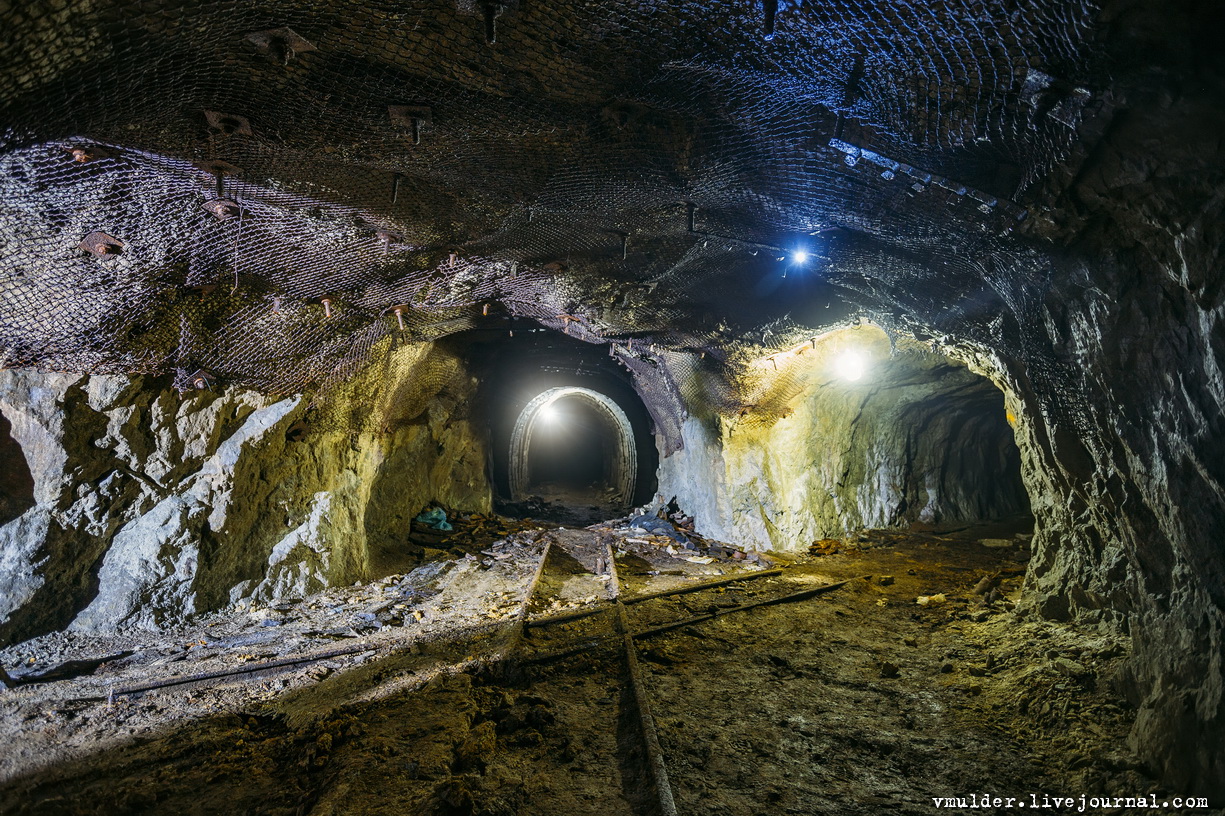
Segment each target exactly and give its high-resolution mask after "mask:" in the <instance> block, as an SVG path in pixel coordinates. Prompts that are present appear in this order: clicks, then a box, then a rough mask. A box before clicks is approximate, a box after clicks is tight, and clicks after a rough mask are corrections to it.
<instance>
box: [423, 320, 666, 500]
mask: <svg viewBox="0 0 1225 816" xmlns="http://www.w3.org/2000/svg"><path fill="white" fill-rule="evenodd" d="M508 331H513V332H514V336H513V337H512V336H510V335H509V334H508ZM443 342H445V343H454V344H456V346H455V348H456V350H457V353H459V354H460V355H461V356H463V357H465V358H466V359H467V360H469V364H470V366H471V370H472V372H473V374H474V375H475V376H476V377H478V378H479V379H480V381H481V389H480V395H479V397H478V399H479V405H477V406H476V408H475V412H476V415H477V416H478V417H480V418H481V420H482V421H483V422H484V423H485V426H486V427H487V428H488V430H489V438H490V452H489V453H490V473H491V481H492V483H493V486H494V491H495V493H496V494H497V495H498V496H500V497H502V498H508V497H509V496H510V484H509V470H508V468H509V462H508V461H507V460H508V454H509V450H510V437H511V431H512V430H513V429H514V425H515V420H516V419H517V418H518V416H519V413H520V412H521V411H522V410H523V408H524V406H525V405H527V403H528V401H529V400H531V399H532V398H533V397H535V396H536V395H538V394H540V393H541V392H542V391H545V390H547V389H549V388H554V387H557V386H580V387H583V388H590V389H591V390H593V391H598V392H600V393H601V394H604V395H606V396H608V397H609V398H611V399H612V400H613V401H615V402H616V403H617V404H618V405H619V406H620V407H621V410H623V411H624V412H625V414H626V416H627V417H628V418H629V420H630V425H631V426H632V427H633V430H634V443H635V445H636V446H637V449H638V473H637V480H636V488H635V490H634V501H633V503H634V504H635V505H637V504H643V503H645V502H647V501H649V500H650V499H651V498H652V496H653V495H654V493H655V488H656V484H657V482H656V470H657V468H658V464H659V455H658V452H657V451H656V449H655V439H654V435H653V428H652V427H651V420H650V417H649V416H648V415H647V412H646V408H645V406H644V405H643V404H642V400H641V399H640V398H639V396H638V394H637V393H636V392H635V391H634V387H633V385H632V383H631V379H630V374H629V372H628V371H626V370H625V369H624V368H622V367H620V366H619V365H617V364H616V363H615V362H614V361H613V360H612V359H610V358H609V357H608V352H607V351H606V350H605V348H604V347H603V346H593V345H590V344H588V343H583V342H581V341H579V340H575V339H573V338H570V337H566V336H565V335H564V334H562V333H560V332H556V331H553V330H551V329H544V328H542V327H540V326H539V325H538V324H536V323H535V322H532V321H515V323H514V324H513V328H508V329H499V330H488V331H485V330H473V331H469V332H464V333H463V334H460V335H456V336H454V337H451V338H447V340H445V341H443Z"/></svg>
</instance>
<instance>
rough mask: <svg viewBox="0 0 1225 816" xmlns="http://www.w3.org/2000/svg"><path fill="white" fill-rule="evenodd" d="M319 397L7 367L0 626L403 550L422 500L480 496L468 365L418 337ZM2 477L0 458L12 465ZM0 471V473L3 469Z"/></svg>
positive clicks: (161, 611)
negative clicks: (8, 508)
mask: <svg viewBox="0 0 1225 816" xmlns="http://www.w3.org/2000/svg"><path fill="white" fill-rule="evenodd" d="M376 359H380V363H379V364H378V365H375V366H372V367H371V368H370V369H369V370H367V371H366V372H365V373H364V374H362V375H361V376H358V377H357V378H355V379H354V380H353V381H352V382H350V383H349V384H347V385H346V386H344V387H343V390H341V391H339V392H333V393H331V394H329V395H327V398H326V399H321V404H320V406H319V407H317V408H316V407H312V406H311V405H310V404H309V401H308V400H307V399H306V398H305V397H303V396H293V397H288V398H275V397H266V396H261V395H259V394H256V393H254V392H251V391H245V390H241V389H237V388H227V389H224V390H221V391H218V392H210V391H205V392H189V393H187V394H184V395H179V394H178V393H177V392H176V391H174V390H173V389H170V388H168V387H167V386H166V383H165V381H164V380H148V379H141V378H134V379H128V378H122V377H109V376H95V377H83V376H76V375H63V374H48V373H40V372H34V371H16V370H14V371H3V372H0V414H2V415H3V416H4V418H5V421H6V423H7V424H8V425H9V426H10V427H11V430H10V431H9V434H10V436H11V439H12V440H13V442H14V443H15V445H16V446H19V449H20V454H21V456H20V457H15V456H13V455H11V454H12V453H13V450H9V449H8V448H6V449H5V452H6V453H8V454H9V455H7V456H6V457H5V459H4V460H3V462H2V463H0V470H2V471H3V472H4V473H6V474H7V473H10V472H15V473H16V474H17V475H16V476H14V477H12V478H11V479H9V481H12V482H20V480H21V472H22V470H23V468H24V469H27V472H28V474H29V475H30V476H31V477H32V483H33V491H32V493H33V502H32V506H30V507H28V509H25V510H24V512H21V513H20V515H18V516H16V517H15V518H13V519H11V520H8V521H7V523H5V524H3V526H0V641H3V642H11V641H14V640H19V639H23V638H26V637H30V636H33V635H36V634H39V633H42V632H46V631H49V630H53V629H58V628H64V627H69V626H70V627H72V628H75V629H81V630H93V631H97V630H105V629H110V628H114V627H123V626H131V625H136V626H151V625H157V624H164V623H168V622H173V621H176V620H179V619H181V618H183V617H186V616H188V615H192V614H194V613H197V612H200V611H204V610H209V609H216V608H219V607H222V606H225V605H227V604H230V603H233V602H237V601H240V600H244V599H252V598H257V599H270V598H274V597H287V596H294V595H300V594H302V593H304V592H307V591H310V590H313V589H318V588H321V587H322V586H324V585H327V584H331V583H338V582H351V581H354V580H358V579H368V578H372V577H375V576H378V575H382V574H387V573H389V572H393V571H396V570H397V569H401V568H403V567H405V566H408V565H410V564H411V563H412V562H413V556H412V553H411V552H410V551H409V550H408V549H407V548H406V546H405V544H404V538H403V533H404V532H405V531H406V530H407V528H408V525H409V522H410V520H411V518H412V517H413V516H414V515H415V514H416V513H417V512H418V511H419V510H420V509H421V508H422V507H423V506H424V505H425V504H427V503H428V502H430V501H439V502H442V503H443V504H446V505H448V506H451V507H456V508H460V509H465V510H473V511H486V510H488V509H489V507H490V492H489V486H488V483H487V479H486V476H485V461H486V454H485V449H486V443H485V440H484V434H483V432H481V431H480V430H479V429H478V428H477V427H475V426H474V425H473V423H471V422H470V421H469V419H468V413H467V412H468V403H469V400H470V399H471V397H472V395H473V393H474V392H475V381H474V380H473V379H472V378H471V377H470V376H469V375H468V374H467V373H466V372H465V371H464V369H463V366H462V364H461V362H460V361H459V360H458V359H457V358H456V357H455V356H453V355H451V354H450V353H448V352H446V351H443V350H441V349H438V348H436V347H434V346H432V345H429V344H420V345H415V346H405V347H401V348H400V349H398V350H396V351H395V352H394V353H391V352H388V353H387V354H385V355H382V356H381V357H380V356H379V355H376ZM6 478H8V477H6ZM0 483H5V482H4V481H3V480H0Z"/></svg>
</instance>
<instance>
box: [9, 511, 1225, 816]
mask: <svg viewBox="0 0 1225 816" xmlns="http://www.w3.org/2000/svg"><path fill="white" fill-rule="evenodd" d="M1022 529H1023V528H1018V527H1008V528H999V527H997V528H994V529H986V528H983V529H976V530H964V531H960V532H956V533H948V534H941V533H937V532H933V531H922V530H914V531H909V532H905V533H903V532H898V531H871V532H868V533H864V534H861V535H859V536H855V537H853V538H851V539H845V540H838V541H825V542H820V543H819V545H818V546H817V547H815V548H814V552H813V553H812V554H808V555H804V556H802V557H797V558H794V559H787V558H783V557H782V556H775V558H773V559H772V558H770V557H768V556H766V555H762V556H761V557H760V562H759V563H752V562H751V561H750V559H746V558H745V557H744V555H745V554H744V553H743V552H742V553H741V554H740V555H737V554H736V553H737V552H738V550H737V548H734V547H720V546H719V545H717V544H715V545H714V546H713V547H710V548H709V549H708V548H707V547H708V546H709V545H710V544H711V542H699V545H698V546H696V547H695V548H693V549H687V548H685V547H684V546H683V545H681V544H678V543H677V542H676V541H673V540H669V539H668V538H667V537H665V536H660V535H655V534H649V533H646V532H644V531H642V530H640V529H630V528H627V527H624V526H622V525H621V524H617V523H605V524H602V525H595V526H593V527H591V528H587V529H583V530H567V529H552V530H534V531H524V532H519V533H515V534H514V535H512V536H509V537H508V538H506V539H503V540H502V541H500V542H499V543H498V544H495V545H493V546H492V547H491V548H490V549H488V550H486V551H484V552H483V553H482V554H481V555H480V556H479V557H476V556H472V555H468V556H465V557H464V558H462V559H454V560H451V561H445V562H438V563H436V564H426V565H424V566H423V567H422V568H420V569H418V570H416V571H414V572H413V573H410V574H409V575H407V576H392V577H390V578H388V579H384V580H383V581H381V582H377V583H376V584H371V585H366V586H360V587H347V588H343V589H332V590H328V591H327V592H325V593H322V594H321V595H318V596H313V597H311V598H304V599H288V600H286V601H285V602H283V603H278V604H273V605H270V606H269V607H268V608H266V609H262V608H261V609H256V610H246V611H234V610H231V611H229V612H227V613H225V614H220V615H214V616H210V617H208V618H205V619H203V620H201V621H200V622H199V624H198V625H196V626H195V627H194V628H193V627H185V628H182V629H178V630H173V631H168V632H161V633H147V632H146V633H133V634H132V635H129V636H126V638H125V637H120V638H110V639H100V638H95V639H89V638H82V637H76V638H73V637H68V636H63V635H60V636H49V637H47V638H42V639H39V640H37V641H32V642H29V643H27V644H22V645H20V646H17V647H13V648H11V649H8V650H4V651H2V652H0V661H2V662H3V665H5V666H7V667H10V668H11V667H15V666H18V665H20V666H21V667H22V671H24V672H25V675H24V678H25V679H26V680H27V681H28V680H29V679H30V678H32V677H34V676H35V675H37V674H38V673H40V672H42V671H46V670H47V669H50V668H52V667H53V666H54V665H57V664H58V665H62V664H63V663H64V662H65V661H70V660H80V659H83V658H85V657H87V656H92V657H95V658H96V657H99V656H106V655H108V654H119V653H122V652H131V654H128V655H127V656H125V657H118V658H115V659H113V660H111V661H109V662H106V663H104V664H102V665H101V666H100V667H99V668H97V670H96V671H93V672H92V673H86V674H84V675H82V676H79V677H75V678H70V679H64V680H58V681H54V682H39V683H34V682H28V683H27V684H24V685H21V686H19V687H17V688H14V689H10V690H8V691H7V692H4V693H0V730H2V733H3V736H4V745H5V750H4V752H3V756H2V757H0V812H3V813H6V814H7V813H12V814H119V813H159V814H160V813H189V814H196V813H199V814H212V813H216V814H283V815H284V816H291V815H296V814H315V815H316V816H324V815H325V814H483V815H485V816H512V815H515V814H524V815H526V814H541V816H545V815H550V816H551V815H553V814H558V815H559V816H579V814H600V815H601V816H614V814H650V813H657V812H664V811H661V810H660V805H659V802H660V793H661V792H660V790H659V788H658V787H657V786H656V784H655V781H654V780H655V778H656V777H654V776H653V775H652V773H651V772H650V768H651V766H650V762H649V761H650V755H649V753H648V750H647V745H648V743H647V741H646V740H645V739H644V730H643V729H644V723H643V717H642V716H641V715H642V712H643V707H642V706H640V705H639V703H638V700H637V699H636V697H635V695H634V694H633V693H632V691H631V683H630V682H629V676H628V671H627V656H626V653H625V648H624V642H623V640H622V638H621V637H619V636H618V632H617V628H616V621H617V614H618V608H617V606H616V605H615V604H614V603H613V602H612V601H610V600H609V599H610V597H611V596H612V595H613V594H614V592H613V590H614V589H616V590H619V592H620V596H621V597H622V598H623V599H626V600H628V601H629V603H627V604H626V605H624V606H623V607H621V609H622V610H623V611H624V613H625V616H626V620H627V621H628V624H629V629H630V631H631V632H636V633H639V635H638V636H637V637H635V638H634V649H635V652H636V655H637V658H638V661H639V663H640V666H641V679H642V681H643V684H644V686H645V690H646V696H647V701H648V704H649V710H650V712H651V713H652V714H653V716H652V717H650V718H649V724H650V725H653V726H654V729H655V731H656V732H657V734H658V743H659V745H660V747H661V748H662V761H663V765H664V767H665V769H666V775H667V779H668V787H669V789H670V791H671V795H672V797H673V798H674V800H675V803H676V811H677V812H678V813H680V814H720V816H737V815H738V814H745V815H746V816H748V815H749V814H762V813H768V814H772V813H779V814H816V813H822V814H876V813H886V812H889V813H893V812H897V813H903V814H920V813H922V814H928V813H935V812H937V809H936V808H935V807H934V805H933V802H932V799H933V797H945V796H967V797H968V796H969V795H970V794H971V793H977V794H978V795H980V796H981V795H982V794H983V793H987V794H989V795H992V796H1001V797H1017V798H1022V797H1024V798H1023V800H1022V801H1025V802H1030V801H1031V800H1030V798H1029V797H1030V796H1031V795H1037V796H1038V797H1039V801H1041V797H1042V795H1043V794H1046V795H1052V796H1053V795H1058V796H1075V797H1079V796H1080V795H1081V794H1086V795H1088V796H1107V795H1119V796H1136V795H1140V794H1150V793H1158V794H1160V793H1161V790H1160V787H1159V786H1157V785H1156V784H1155V783H1154V782H1153V781H1152V780H1151V779H1150V778H1149V777H1148V776H1147V775H1146V773H1145V770H1144V769H1143V768H1141V767H1140V766H1139V765H1138V764H1137V763H1136V762H1135V760H1134V758H1133V757H1132V756H1131V755H1130V754H1129V753H1128V752H1127V750H1126V748H1125V735H1126V733H1127V730H1128V727H1129V725H1130V720H1131V717H1132V716H1133V713H1132V712H1131V711H1129V710H1128V708H1127V706H1126V705H1125V704H1124V703H1123V702H1122V700H1120V699H1119V698H1118V697H1117V696H1116V695H1115V694H1114V693H1113V692H1112V690H1111V688H1112V684H1111V677H1112V675H1113V673H1114V672H1116V671H1117V670H1118V669H1119V665H1120V663H1121V661H1122V659H1123V658H1124V657H1125V655H1126V648H1127V647H1126V643H1125V642H1124V641H1122V640H1120V639H1117V638H1112V637H1109V636H1104V635H1101V634H1098V633H1095V632H1091V631H1080V630H1077V629H1075V628H1073V627H1069V626H1067V625H1062V624H1054V623H1051V622H1047V621H1042V620H1039V619H1037V618H1034V617H1029V616H1022V615H1020V614H1018V613H1017V612H1016V611H1015V610H1014V605H1015V603H1016V601H1017V600H1018V598H1019V591H1020V590H1019V587H1020V583H1021V581H1022V579H1023V574H1024V568H1025V560H1026V558H1027V553H1026V541H1027V536H1025V535H1024V533H1023V532H1022ZM984 541H985V542H986V544H984V543H983V542H984ZM610 547H611V550H612V551H613V552H614V553H615V562H614V563H615V572H616V575H612V574H610V573H612V572H613V570H610V569H609V564H608V562H607V554H608V552H609V548H610ZM712 553H713V555H712ZM750 556H752V557H753V558H756V554H750ZM542 558H543V559H544V562H543V564H542V563H541V560H542ZM771 561H777V564H775V565H773V566H772V564H771ZM768 567H770V569H767V568H768ZM775 569H777V570H778V571H777V572H775V571H774V570H775ZM736 576H739V577H742V578H744V579H745V580H743V581H740V582H737V583H731V584H725V585H722V586H718V587H714V588H708V589H704V590H701V591H696V592H689V593H687V594H679V595H671V596H666V597H662V598H657V599H654V600H645V601H642V602H634V601H635V599H636V598H637V597H638V596H641V595H644V594H648V593H655V592H660V591H665V590H672V589H676V588H680V587H691V586H694V585H701V584H704V583H706V582H710V581H712V580H719V579H723V578H728V577H736ZM848 579H849V581H848V583H846V584H845V585H844V586H842V587H840V588H837V589H834V590H832V591H829V592H824V593H821V594H815V595H812V596H811V597H807V598H805V599H803V600H794V601H791V602H786V603H778V604H775V605H762V606H757V607H755V608H752V609H743V610H742V609H740V608H739V607H741V606H743V605H745V604H746V603H755V602H759V601H763V600H767V599H777V598H781V597H783V596H786V595H790V594H794V593H796V592H799V591H802V590H806V589H815V588H817V587H821V586H824V585H826V584H831V583H835V582H838V581H843V580H848ZM976 589H977V590H978V591H976ZM531 590H534V591H531ZM920 600H922V601H924V602H923V603H920V602H919V601H920ZM596 610H598V611H596ZM585 611H596V614H592V615H589V616H586V617H581V618H574V619H570V620H555V619H556V618H557V617H558V616H564V615H571V616H573V615H574V613H581V612H585ZM418 613H420V614H418ZM711 615H714V617H710V616H711ZM690 618H706V619H704V620H696V621H694V622H690V623H687V624H684V625H681V626H678V627H676V628H672V629H669V630H667V631H663V632H660V633H657V634H651V633H650V632H648V631H647V630H650V629H651V628H652V627H657V626H660V625H662V624H667V623H670V622H674V621H685V620H688V619H690ZM268 620H275V621H277V623H275V624H266V623H265V621H268ZM525 621H526V622H527V624H528V625H526V626H524V625H523V624H524V622H525ZM270 633H271V636H270ZM642 633H646V634H645V635H644V634H642ZM261 637H262V638H264V639H263V640H260V639H259V638H261ZM336 652H343V654H335V653H336ZM311 655H314V656H316V657H318V656H319V655H330V656H325V657H324V658H322V659H313V660H310V661H304V662H295V663H292V664H290V665H281V666H273V667H268V668H264V669H262V670H261V671H258V672H255V673H247V674H230V675H228V676H224V677H211V678H207V679H197V680H196V681H195V682H179V681H182V680H184V679H187V678H198V677H199V676H200V675H202V674H213V675H218V674H221V673H223V672H234V671H241V670H243V669H244V668H248V669H249V668H253V667H255V668H257V667H260V666H264V665H265V664H268V663H271V662H273V661H278V660H279V661H287V660H297V659H298V658H301V657H303V656H311ZM31 660H32V661H33V662H31ZM78 668H79V667H78ZM13 673H14V675H15V676H17V677H18V678H19V679H21V674H20V672H17V671H14V672H13ZM167 681H174V682H176V683H177V684H176V685H171V686H167V687H163V688H156V689H150V690H144V691H141V690H138V689H139V687H140V686H142V685H146V684H150V683H155V682H159V683H164V682H167ZM1027 810H1028V812H1033V810H1035V808H1033V807H1032V806H1031V807H1029V808H1028V809H1027ZM1027 810H1026V809H1020V808H997V809H994V810H993V812H997V813H1004V812H1020V813H1024V812H1027ZM1048 812H1050V811H1048ZM1060 812H1074V808H1073V809H1071V810H1063V811H1060ZM1086 812H1089V811H1086ZM1092 812H1097V813H1129V812H1133V811H1131V810H1128V809H1127V808H1110V809H1098V810H1096V811H1092ZM1134 812H1152V811H1148V810H1144V811H1139V810H1136V811H1134ZM1165 812H1174V811H1172V810H1167V811H1165ZM1196 812H1198V813H1204V812H1206V811H1203V810H1200V811H1196Z"/></svg>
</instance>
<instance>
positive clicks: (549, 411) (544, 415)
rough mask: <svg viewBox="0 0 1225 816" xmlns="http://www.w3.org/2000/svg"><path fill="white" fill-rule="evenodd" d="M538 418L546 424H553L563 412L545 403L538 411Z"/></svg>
mask: <svg viewBox="0 0 1225 816" xmlns="http://www.w3.org/2000/svg"><path fill="white" fill-rule="evenodd" d="M536 418H537V419H539V420H540V421H541V422H543V423H545V424H546V425H552V424H553V423H555V422H557V420H558V419H560V418H561V414H560V413H559V412H558V410H557V409H556V408H555V407H553V406H552V405H545V406H543V407H542V408H541V409H540V411H539V412H537V414H536Z"/></svg>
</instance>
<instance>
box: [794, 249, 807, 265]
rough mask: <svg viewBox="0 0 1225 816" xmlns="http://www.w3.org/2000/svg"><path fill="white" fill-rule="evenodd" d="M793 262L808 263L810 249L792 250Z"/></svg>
mask: <svg viewBox="0 0 1225 816" xmlns="http://www.w3.org/2000/svg"><path fill="white" fill-rule="evenodd" d="M791 262H792V263H798V264H802V263H807V262H808V250H806V249H796V250H792V252H791Z"/></svg>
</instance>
